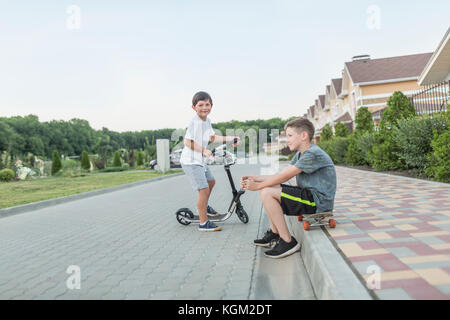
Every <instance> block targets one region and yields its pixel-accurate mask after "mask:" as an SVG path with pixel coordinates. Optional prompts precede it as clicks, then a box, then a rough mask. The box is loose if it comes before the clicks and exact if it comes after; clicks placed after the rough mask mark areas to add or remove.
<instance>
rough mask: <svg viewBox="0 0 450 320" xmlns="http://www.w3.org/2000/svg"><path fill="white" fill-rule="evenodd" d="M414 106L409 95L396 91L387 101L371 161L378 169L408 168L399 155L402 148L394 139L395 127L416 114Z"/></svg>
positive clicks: (370, 155) (370, 157)
mask: <svg viewBox="0 0 450 320" xmlns="http://www.w3.org/2000/svg"><path fill="white" fill-rule="evenodd" d="M415 114H416V112H415V110H414V107H413V106H411V103H410V101H409V99H408V97H407V96H405V95H404V94H403V93H402V92H400V91H396V92H394V93H393V95H392V96H391V97H390V98H389V99H388V101H387V108H386V109H385V110H384V112H383V116H382V118H381V121H380V130H379V131H377V132H376V133H375V141H376V143H375V144H374V146H373V148H372V150H371V152H369V162H370V164H371V165H372V167H374V168H375V169H376V170H404V169H406V168H407V165H406V162H405V161H404V159H402V158H400V157H399V153H400V151H401V150H400V148H399V146H398V145H397V143H396V141H395V139H394V130H393V128H394V127H396V126H397V124H398V121H399V120H401V119H407V118H409V117H413V116H415Z"/></svg>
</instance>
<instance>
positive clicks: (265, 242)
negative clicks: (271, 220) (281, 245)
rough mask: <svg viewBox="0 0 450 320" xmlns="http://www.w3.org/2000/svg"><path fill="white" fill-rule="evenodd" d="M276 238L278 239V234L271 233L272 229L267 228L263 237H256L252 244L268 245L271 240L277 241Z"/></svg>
mask: <svg viewBox="0 0 450 320" xmlns="http://www.w3.org/2000/svg"><path fill="white" fill-rule="evenodd" d="M278 239H280V235H279V234H276V233H273V232H272V230H271V229H269V230H267V232H266V233H265V234H264V237H262V239H256V240H255V241H253V244H254V245H255V246H260V247H270V246H271V244H272V242H277V241H278Z"/></svg>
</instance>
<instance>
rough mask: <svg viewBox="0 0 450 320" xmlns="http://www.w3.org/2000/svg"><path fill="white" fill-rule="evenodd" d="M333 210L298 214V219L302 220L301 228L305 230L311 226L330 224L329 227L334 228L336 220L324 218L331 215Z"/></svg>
mask: <svg viewBox="0 0 450 320" xmlns="http://www.w3.org/2000/svg"><path fill="white" fill-rule="evenodd" d="M332 216H333V212H320V213H313V214H308V215H304V216H299V217H298V221H300V222H302V221H303V229H305V230H306V231H308V230H310V229H311V228H312V227H320V226H330V228H336V220H334V219H328V220H326V221H325V218H328V217H332Z"/></svg>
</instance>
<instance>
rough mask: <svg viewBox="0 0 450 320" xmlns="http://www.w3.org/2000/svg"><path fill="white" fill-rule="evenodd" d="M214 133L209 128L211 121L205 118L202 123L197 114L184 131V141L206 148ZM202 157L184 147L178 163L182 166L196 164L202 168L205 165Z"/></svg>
mask: <svg viewBox="0 0 450 320" xmlns="http://www.w3.org/2000/svg"><path fill="white" fill-rule="evenodd" d="M214 135H215V132H214V129H213V128H212V126H211V121H210V120H209V118H206V120H205V121H203V120H202V119H201V118H200V117H199V116H198V115H197V114H196V115H195V117H194V118H193V119H192V120H191V122H190V123H189V127H188V129H187V131H186V135H185V136H184V138H185V139H190V140H193V141H194V142H195V144H197V145H199V146H202V147H203V148H206V147H207V146H208V143H209V139H210V138H211V136H214ZM204 160H205V159H204V157H203V155H202V153H201V152H199V151H194V150H192V149H191V148H189V147H187V146H184V148H183V151H182V152H181V157H180V163H181V164H183V165H192V164H197V165H201V166H204V165H206V163H205V161H204Z"/></svg>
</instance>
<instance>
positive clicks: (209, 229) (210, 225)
mask: <svg viewBox="0 0 450 320" xmlns="http://www.w3.org/2000/svg"><path fill="white" fill-rule="evenodd" d="M220 230H222V227H218V226H216V225H215V224H214V223H213V222H211V221H209V220H208V221H207V222H206V223H205V224H204V225H201V224H200V225H199V226H198V231H205V232H212V231H220Z"/></svg>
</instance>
